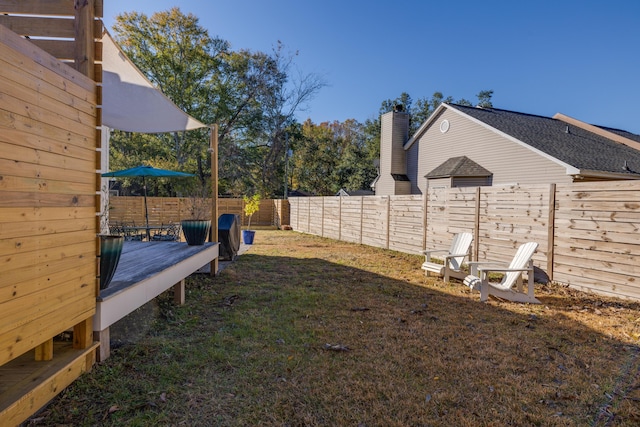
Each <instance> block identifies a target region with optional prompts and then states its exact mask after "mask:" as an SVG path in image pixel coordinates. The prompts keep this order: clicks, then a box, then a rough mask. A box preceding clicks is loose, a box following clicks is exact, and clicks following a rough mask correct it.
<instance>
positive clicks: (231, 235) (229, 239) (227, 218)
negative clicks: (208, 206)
mask: <svg viewBox="0 0 640 427" xmlns="http://www.w3.org/2000/svg"><path fill="white" fill-rule="evenodd" d="M218 241H219V243H220V247H219V255H218V257H219V259H221V260H228V261H233V260H234V259H235V258H236V256H238V250H240V215H238V214H222V215H220V217H219V218H218Z"/></svg>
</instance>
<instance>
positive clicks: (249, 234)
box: [242, 230, 256, 245]
mask: <svg viewBox="0 0 640 427" xmlns="http://www.w3.org/2000/svg"><path fill="white" fill-rule="evenodd" d="M255 235H256V232H255V231H253V230H242V241H243V242H244V243H245V245H253V238H254V236H255Z"/></svg>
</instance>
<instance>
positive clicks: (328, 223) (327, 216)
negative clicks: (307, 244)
mask: <svg viewBox="0 0 640 427" xmlns="http://www.w3.org/2000/svg"><path fill="white" fill-rule="evenodd" d="M322 228H323V230H324V232H323V234H324V237H328V238H330V239H336V240H339V239H340V197H325V198H324V215H323V222H322Z"/></svg>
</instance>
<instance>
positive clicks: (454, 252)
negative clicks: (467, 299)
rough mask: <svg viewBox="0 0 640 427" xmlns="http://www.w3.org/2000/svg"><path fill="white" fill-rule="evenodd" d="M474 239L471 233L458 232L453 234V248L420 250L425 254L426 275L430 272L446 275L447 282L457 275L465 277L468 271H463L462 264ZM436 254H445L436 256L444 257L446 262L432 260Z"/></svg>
mask: <svg viewBox="0 0 640 427" xmlns="http://www.w3.org/2000/svg"><path fill="white" fill-rule="evenodd" d="M472 240H473V235H472V234H471V233H457V234H456V235H455V236H453V241H452V242H451V248H449V249H436V250H423V251H420V253H421V254H424V256H425V260H424V263H423V264H422V269H423V270H424V271H425V275H427V276H428V275H429V273H435V274H437V275H439V276H444V281H445V282H448V281H449V278H450V277H455V278H458V279H460V280H462V279H464V277H465V276H466V275H467V273H465V272H464V271H462V265H463V263H464V259H465V258H466V257H467V256H468V255H469V247H470V246H471V241H472ZM434 254H443V255H442V256H436V258H442V259H443V260H444V264H438V263H437V262H433V261H431V257H432V256H433V255H434Z"/></svg>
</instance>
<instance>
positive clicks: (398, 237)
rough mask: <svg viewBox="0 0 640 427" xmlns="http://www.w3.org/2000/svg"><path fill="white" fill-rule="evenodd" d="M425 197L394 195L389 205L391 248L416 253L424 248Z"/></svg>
mask: <svg viewBox="0 0 640 427" xmlns="http://www.w3.org/2000/svg"><path fill="white" fill-rule="evenodd" d="M422 205H423V198H422V196H421V195H413V196H392V197H391V203H390V205H389V207H390V209H391V210H390V212H389V249H393V250H396V251H401V252H409V253H416V252H418V251H419V250H420V249H422V236H423V219H424V214H423V207H422Z"/></svg>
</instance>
